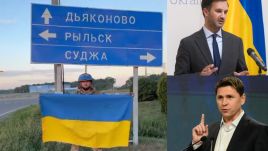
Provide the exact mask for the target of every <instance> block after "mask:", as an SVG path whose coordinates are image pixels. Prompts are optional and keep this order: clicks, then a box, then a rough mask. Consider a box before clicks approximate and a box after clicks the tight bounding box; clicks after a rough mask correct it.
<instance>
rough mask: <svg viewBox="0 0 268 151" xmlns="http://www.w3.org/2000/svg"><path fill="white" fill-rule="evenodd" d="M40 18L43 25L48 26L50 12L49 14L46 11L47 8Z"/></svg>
mask: <svg viewBox="0 0 268 151" xmlns="http://www.w3.org/2000/svg"><path fill="white" fill-rule="evenodd" d="M41 17H42V18H44V23H45V24H49V19H51V18H52V16H51V14H50V12H49V10H48V9H47V8H46V10H45V11H44V12H43V14H42V16H41Z"/></svg>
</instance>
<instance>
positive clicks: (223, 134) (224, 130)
mask: <svg viewBox="0 0 268 151" xmlns="http://www.w3.org/2000/svg"><path fill="white" fill-rule="evenodd" d="M243 115H244V111H243V110H242V112H241V113H240V114H239V116H238V117H237V118H236V119H235V120H234V121H233V122H232V123H231V124H230V125H227V124H226V123H224V121H223V119H222V120H221V126H220V130H219V133H218V136H217V140H216V144H215V149H214V151H226V150H227V147H228V146H229V143H230V140H231V138H232V136H233V134H234V132H235V129H236V127H237V125H238V123H239V122H240V120H241V118H242V116H243Z"/></svg>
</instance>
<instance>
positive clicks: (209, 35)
mask: <svg viewBox="0 0 268 151" xmlns="http://www.w3.org/2000/svg"><path fill="white" fill-rule="evenodd" d="M203 30H204V33H205V36H206V39H207V43H208V47H209V51H210V54H211V57H212V60H214V57H213V46H212V42H213V37H212V35H213V34H214V33H213V32H211V31H210V30H209V29H207V28H206V27H205V26H203ZM216 34H217V37H216V41H217V43H218V47H219V53H220V57H221V58H222V30H221V29H220V30H219V31H218V32H217V33H216Z"/></svg>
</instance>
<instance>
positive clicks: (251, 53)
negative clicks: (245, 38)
mask: <svg viewBox="0 0 268 151" xmlns="http://www.w3.org/2000/svg"><path fill="white" fill-rule="evenodd" d="M247 52H248V55H249V56H250V57H251V58H252V59H253V60H254V61H255V62H256V64H257V65H258V66H259V67H260V68H261V69H262V70H264V71H267V68H266V66H265V64H264V63H263V61H262V60H261V59H260V58H259V57H258V56H257V55H256V53H255V52H254V50H253V49H252V48H248V50H247Z"/></svg>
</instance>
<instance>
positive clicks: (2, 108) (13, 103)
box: [0, 98, 38, 119]
mask: <svg viewBox="0 0 268 151" xmlns="http://www.w3.org/2000/svg"><path fill="white" fill-rule="evenodd" d="M37 103H38V98H23V99H1V100H0V119H1V118H4V117H6V116H7V115H8V114H10V113H12V112H15V111H17V110H19V109H22V108H25V107H28V106H30V105H33V104H37Z"/></svg>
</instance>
